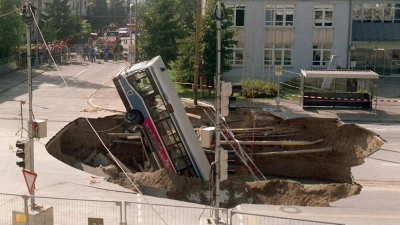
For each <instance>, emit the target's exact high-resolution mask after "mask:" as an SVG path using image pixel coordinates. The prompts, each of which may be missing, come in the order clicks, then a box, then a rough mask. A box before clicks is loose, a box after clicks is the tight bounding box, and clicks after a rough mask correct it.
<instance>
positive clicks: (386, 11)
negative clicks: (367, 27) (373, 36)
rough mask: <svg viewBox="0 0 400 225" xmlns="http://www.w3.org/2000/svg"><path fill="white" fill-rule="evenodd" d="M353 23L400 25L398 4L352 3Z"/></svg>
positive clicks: (399, 5) (399, 7)
mask: <svg viewBox="0 0 400 225" xmlns="http://www.w3.org/2000/svg"><path fill="white" fill-rule="evenodd" d="M353 21H356V22H361V23H400V4H395V3H354V4H353Z"/></svg>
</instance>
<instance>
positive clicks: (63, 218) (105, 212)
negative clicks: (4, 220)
mask: <svg viewBox="0 0 400 225" xmlns="http://www.w3.org/2000/svg"><path fill="white" fill-rule="evenodd" d="M28 201H30V200H28ZM35 203H36V205H38V206H40V207H42V208H41V210H42V211H43V210H49V209H52V211H53V220H54V224H58V225H64V224H65V225H67V224H74V225H87V224H89V222H88V221H89V218H92V221H95V222H96V224H98V225H99V224H107V225H120V223H121V222H122V206H121V202H118V201H99V200H82V199H63V198H48V197H35ZM37 211H38V210H36V213H37ZM39 211H40V210H39ZM30 212H32V211H30ZM91 224H93V223H91Z"/></svg>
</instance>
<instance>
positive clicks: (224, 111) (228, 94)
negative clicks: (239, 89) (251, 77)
mask: <svg viewBox="0 0 400 225" xmlns="http://www.w3.org/2000/svg"><path fill="white" fill-rule="evenodd" d="M232 94H233V92H232V83H231V82H221V116H222V117H225V116H228V115H229V112H234V111H236V107H235V106H230V104H231V103H234V102H236V97H233V96H232Z"/></svg>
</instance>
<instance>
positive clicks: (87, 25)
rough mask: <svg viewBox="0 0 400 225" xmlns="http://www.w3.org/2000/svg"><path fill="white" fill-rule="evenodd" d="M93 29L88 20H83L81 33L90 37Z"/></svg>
mask: <svg viewBox="0 0 400 225" xmlns="http://www.w3.org/2000/svg"><path fill="white" fill-rule="evenodd" d="M91 30H92V26H91V25H90V23H88V21H87V20H82V22H81V34H82V35H83V36H84V37H89V36H90V33H91Z"/></svg>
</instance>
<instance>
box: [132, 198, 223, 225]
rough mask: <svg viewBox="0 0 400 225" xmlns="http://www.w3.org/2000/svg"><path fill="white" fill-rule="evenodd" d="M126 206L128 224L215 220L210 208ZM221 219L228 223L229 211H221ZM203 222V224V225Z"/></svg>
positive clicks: (205, 222)
mask: <svg viewBox="0 0 400 225" xmlns="http://www.w3.org/2000/svg"><path fill="white" fill-rule="evenodd" d="M126 205H127V208H126V215H127V222H128V224H146V225H160V224H208V222H207V219H209V218H213V214H214V212H215V210H214V209H212V208H210V207H205V208H200V207H188V206H176V205H161V204H151V205H150V204H145V203H140V202H126ZM219 217H220V218H221V221H223V222H224V224H225V223H226V221H228V210H227V209H220V210H219ZM202 221H203V223H201V222H202ZM226 224H228V223H226Z"/></svg>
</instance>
